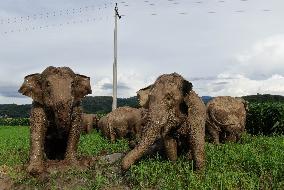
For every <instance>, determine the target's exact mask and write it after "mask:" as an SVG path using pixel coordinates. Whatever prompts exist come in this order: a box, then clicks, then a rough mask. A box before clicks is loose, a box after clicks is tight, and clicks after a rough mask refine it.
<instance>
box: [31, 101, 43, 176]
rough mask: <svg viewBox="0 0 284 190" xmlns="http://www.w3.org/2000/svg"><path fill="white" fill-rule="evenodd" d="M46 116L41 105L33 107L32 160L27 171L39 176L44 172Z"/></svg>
mask: <svg viewBox="0 0 284 190" xmlns="http://www.w3.org/2000/svg"><path fill="white" fill-rule="evenodd" d="M46 121H47V119H46V114H45V111H44V109H43V108H42V107H41V106H39V105H35V104H34V105H33V108H32V110H31V118H30V123H31V127H30V160H29V166H28V168H27V171H28V172H29V173H30V174H33V175H37V174H39V173H42V172H43V170H44V163H43V152H44V139H45V132H46V127H47V126H46Z"/></svg>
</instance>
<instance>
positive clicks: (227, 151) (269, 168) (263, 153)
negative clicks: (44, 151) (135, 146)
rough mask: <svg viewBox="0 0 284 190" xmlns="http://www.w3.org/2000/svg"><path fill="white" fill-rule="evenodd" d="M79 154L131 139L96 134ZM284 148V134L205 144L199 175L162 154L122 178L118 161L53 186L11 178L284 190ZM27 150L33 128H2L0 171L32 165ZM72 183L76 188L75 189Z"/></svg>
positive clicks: (84, 185)
mask: <svg viewBox="0 0 284 190" xmlns="http://www.w3.org/2000/svg"><path fill="white" fill-rule="evenodd" d="M78 150H79V155H80V156H86V155H87V156H96V155H99V154H110V153H114V152H122V151H127V150H128V145H127V142H126V141H118V142H117V143H114V144H111V143H109V141H108V140H106V139H105V138H103V137H102V136H101V134H100V133H98V132H96V131H94V132H93V133H92V134H90V135H82V136H81V138H80V142H79V148H78ZM283 150H284V136H278V137H276V136H275V137H265V136H251V135H246V136H244V137H243V138H242V140H241V143H239V144H233V143H228V144H224V145H218V146H216V145H212V144H206V169H205V170H204V171H203V172H201V173H199V174H197V173H195V172H194V171H193V170H192V168H193V163H192V162H191V161H188V160H187V159H186V158H185V157H180V158H179V159H178V161H177V162H176V163H172V162H170V161H168V160H165V159H164V158H162V157H161V156H158V155H157V156H156V157H154V158H153V157H152V158H149V157H145V158H143V159H142V160H141V161H139V162H138V163H136V164H135V165H133V166H132V167H131V169H130V170H129V171H128V172H126V173H124V174H123V175H122V174H121V173H120V172H119V171H120V168H119V163H117V164H116V165H104V166H94V167H91V168H89V169H88V170H87V171H76V170H70V171H66V172H65V173H62V174H59V173H55V174H52V175H51V176H50V180H49V182H48V183H49V185H47V184H45V182H38V181H37V180H36V179H34V178H30V177H29V176H27V175H26V174H24V172H23V171H21V172H19V171H18V170H14V171H13V172H10V174H9V175H10V176H11V177H12V178H13V179H14V180H15V181H16V182H17V183H18V184H25V185H28V186H29V187H37V188H38V189H45V188H51V186H52V187H53V188H55V189H56V187H59V186H60V185H62V184H64V183H62V181H63V182H65V181H66V183H65V185H66V186H64V187H66V188H68V189H70V188H71V189H76V188H77V187H78V186H79V187H80V188H81V189H103V188H106V189H108V188H110V187H113V186H116V185H117V184H122V185H124V186H123V187H125V185H128V186H130V187H131V189H284V151H283ZM28 151H29V129H28V127H0V171H1V169H3V167H4V166H7V167H10V168H12V169H13V168H16V167H17V166H19V165H20V166H22V165H24V164H25V163H27V161H28ZM73 181H76V185H77V186H76V185H75V186H71V185H70V184H72V182H73ZM51 182H52V184H50V183H51ZM67 182H68V183H67ZM80 188H79V189H80ZM63 189H64V188H63Z"/></svg>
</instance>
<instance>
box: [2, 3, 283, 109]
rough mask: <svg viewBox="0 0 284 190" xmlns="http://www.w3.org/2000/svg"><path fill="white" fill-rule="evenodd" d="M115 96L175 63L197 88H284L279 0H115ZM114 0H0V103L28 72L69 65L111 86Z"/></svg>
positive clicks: (98, 92)
mask: <svg viewBox="0 0 284 190" xmlns="http://www.w3.org/2000/svg"><path fill="white" fill-rule="evenodd" d="M117 3H118V8H119V13H120V14H121V15H123V16H122V18H121V19H120V20H119V21H118V96H119V97H125V98H126V97H131V96H135V95H136V91H138V90H139V89H140V88H143V87H145V86H147V85H149V84H152V83H153V82H154V81H155V79H156V78H157V77H158V76H159V75H161V74H164V73H173V72H177V73H179V74H181V75H182V76H183V77H184V78H186V79H187V80H189V81H190V82H192V83H193V88H194V90H195V91H196V92H197V93H198V94H199V95H200V96H223V95H229V96H244V95H251V94H257V93H260V94H267V93H269V94H279V95H284V25H283V18H284V11H283V7H284V1H283V0H122V1H117ZM114 6H115V1H113V0H108V1H107V0H80V1H78V0H49V1H46V0H7V1H0V66H1V67H0V68H1V69H0V104H8V103H16V104H28V103H31V102H32V100H31V99H30V98H27V97H25V96H22V95H20V94H19V93H18V89H19V87H20V86H21V84H22V82H23V80H24V77H25V76H26V75H29V74H33V73H41V72H42V71H43V70H44V69H45V68H46V67H48V66H56V67H60V66H68V67H70V68H71V69H73V71H74V72H76V73H79V74H83V75H86V76H89V77H91V85H92V90H93V94H92V95H94V96H109V95H111V94H112V64H113V29H114Z"/></svg>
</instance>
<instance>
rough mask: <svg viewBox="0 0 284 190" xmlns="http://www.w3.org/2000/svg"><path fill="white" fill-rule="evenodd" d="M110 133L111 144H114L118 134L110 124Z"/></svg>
mask: <svg viewBox="0 0 284 190" xmlns="http://www.w3.org/2000/svg"><path fill="white" fill-rule="evenodd" d="M108 133H109V138H110V142H111V143H114V142H115V140H116V132H115V128H114V125H113V124H112V123H109V124H108Z"/></svg>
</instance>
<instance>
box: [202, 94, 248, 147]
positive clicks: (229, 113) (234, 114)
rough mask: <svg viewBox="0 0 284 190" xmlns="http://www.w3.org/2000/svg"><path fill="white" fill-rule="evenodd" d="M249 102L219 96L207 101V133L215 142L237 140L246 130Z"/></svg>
mask: <svg viewBox="0 0 284 190" xmlns="http://www.w3.org/2000/svg"><path fill="white" fill-rule="evenodd" d="M247 108H248V106H247V102H246V101H245V100H243V99H242V98H233V97H230V96H219V97H216V98H213V99H212V100H211V101H209V102H208V103H207V119H206V134H207V135H208V137H209V139H210V141H211V142H213V143H214V144H219V143H220V142H221V143H225V142H237V141H239V140H240V137H241V135H242V133H243V132H244V131H245V123H246V110H247Z"/></svg>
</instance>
